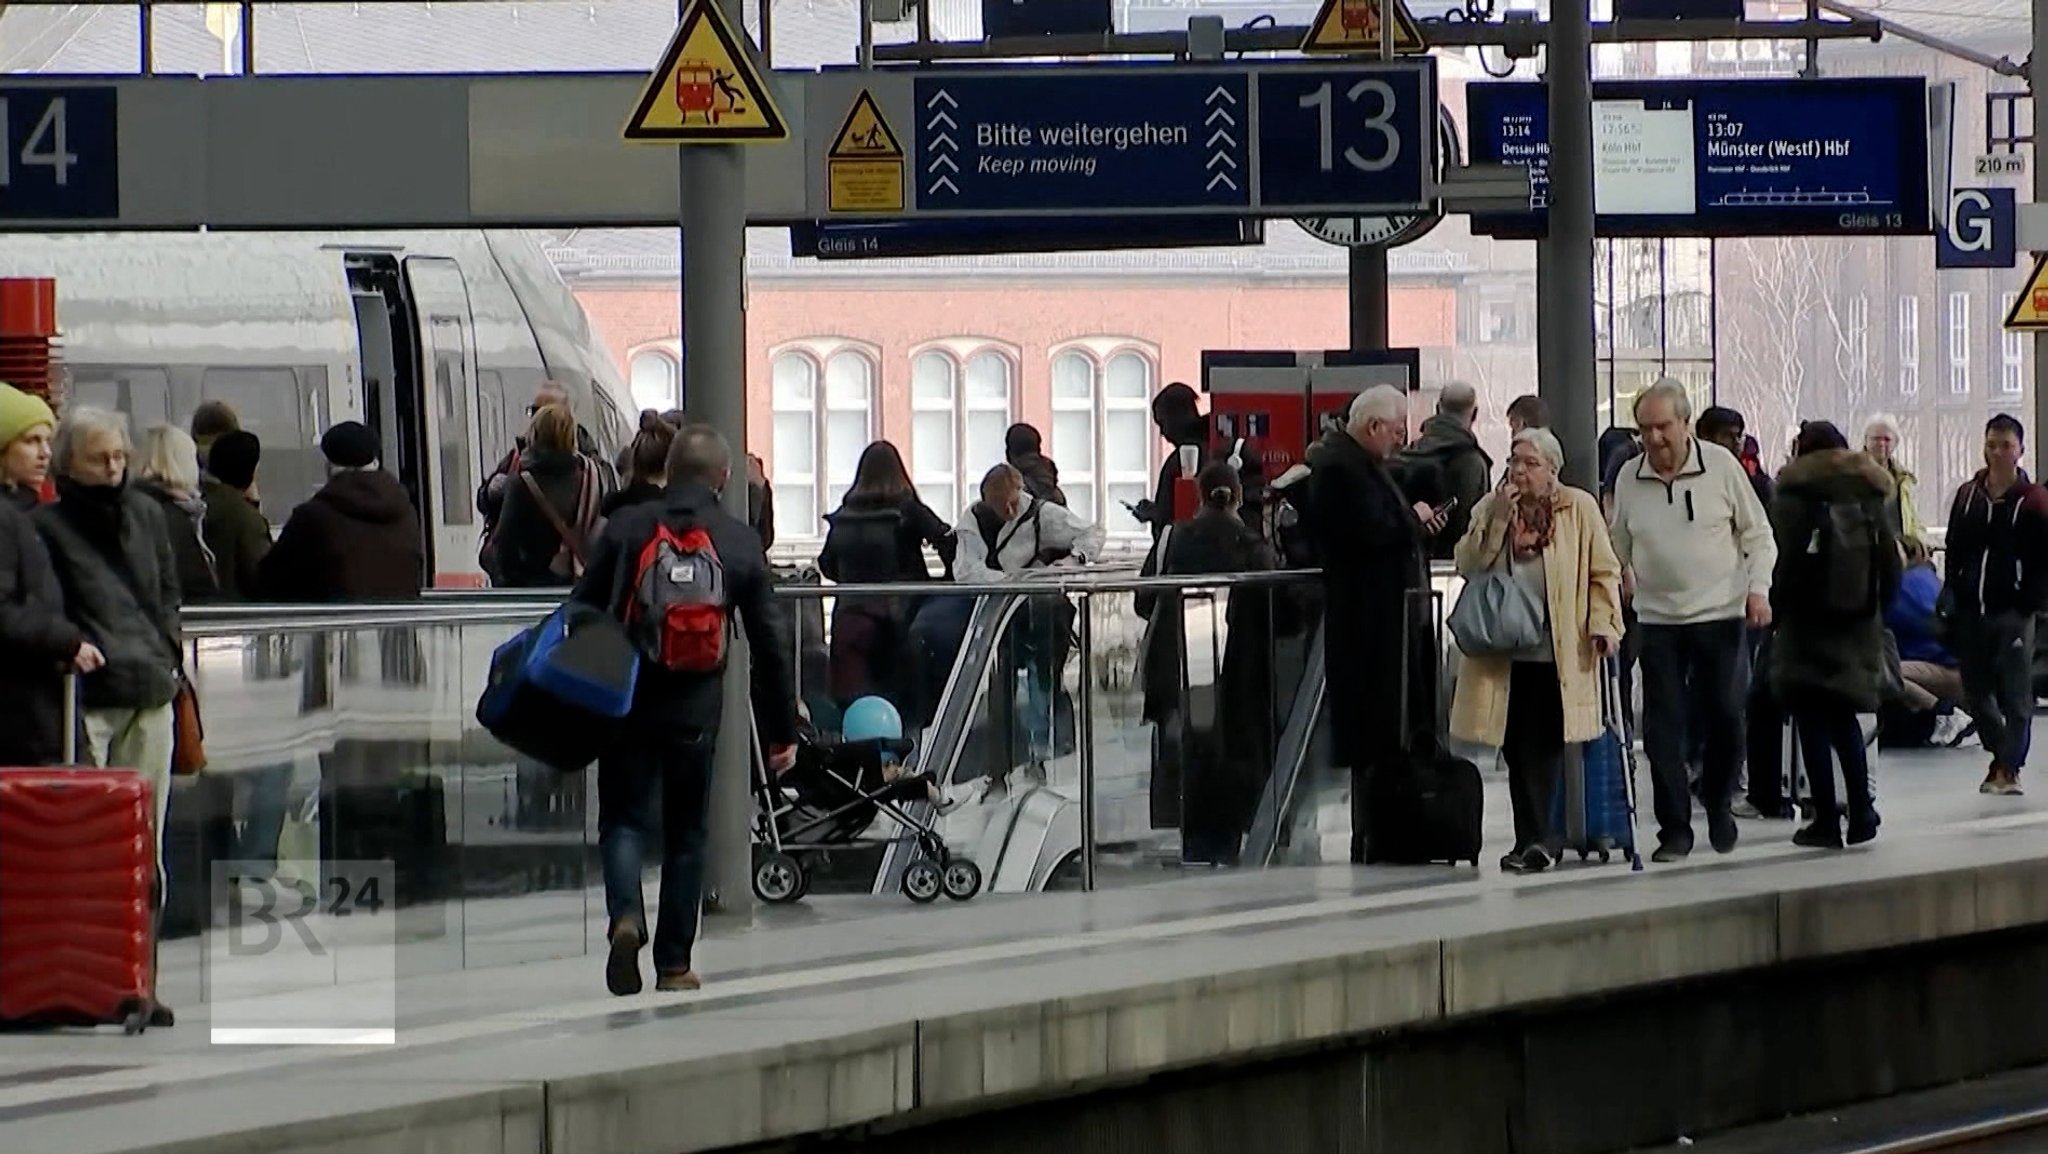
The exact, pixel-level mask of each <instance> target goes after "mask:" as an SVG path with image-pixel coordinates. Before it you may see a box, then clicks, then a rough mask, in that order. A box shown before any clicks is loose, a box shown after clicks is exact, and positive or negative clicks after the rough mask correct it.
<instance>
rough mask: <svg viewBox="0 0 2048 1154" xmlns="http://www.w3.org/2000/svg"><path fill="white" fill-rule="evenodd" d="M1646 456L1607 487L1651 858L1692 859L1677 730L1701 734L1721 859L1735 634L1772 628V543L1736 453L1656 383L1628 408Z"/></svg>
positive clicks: (1732, 731) (1668, 387)
mask: <svg viewBox="0 0 2048 1154" xmlns="http://www.w3.org/2000/svg"><path fill="white" fill-rule="evenodd" d="M1635 417H1636V428H1637V429H1639V430H1640V431H1641V432H1642V438H1643V453H1642V456H1641V457H1639V458H1637V459H1636V460H1633V461H1630V462H1629V463H1628V464H1626V465H1624V466H1622V468H1621V471H1620V474H1619V475H1618V476H1617V477H1616V478H1615V485H1614V525H1613V532H1614V551H1615V553H1616V554H1618V555H1619V556H1620V558H1621V563H1622V566H1623V570H1624V573H1625V574H1628V575H1629V576H1630V577H1631V578H1632V580H1633V587H1634V591H1635V609H1636V616H1637V618H1638V619H1639V620H1640V621H1641V623H1642V656H1641V663H1642V670H1643V725H1642V733H1643V748H1644V752H1645V753H1647V754H1648V755H1649V758H1650V773H1651V782H1652V785H1653V786H1654V791H1653V792H1654V796H1655V798H1656V809H1657V826H1658V835H1657V842H1658V846H1657V851H1656V853H1655V854H1654V855H1653V860H1656V861H1660V862H1667V861H1678V860H1680V859H1682V858H1684V857H1685V856H1686V855H1687V854H1689V853H1691V852H1692V844H1693V830H1692V795H1691V792H1690V790H1689V789H1688V788H1687V787H1688V782H1687V774H1686V761H1685V733H1686V722H1687V720H1688V719H1689V718H1690V719H1696V720H1697V721H1698V722H1699V723H1700V725H1701V727H1702V728H1703V729H1704V730H1705V733H1706V750H1705V758H1704V764H1703V765H1702V767H1701V772H1700V798H1701V802H1702V804H1703V805H1704V806H1705V807H1706V811H1707V837H1708V840H1709V841H1710V842H1712V843H1713V846H1714V849H1715V851H1716V852H1718V853H1728V852H1729V851H1731V850H1733V849H1734V848H1735V839H1736V828H1735V817H1734V815H1733V814H1732V813H1731V812H1730V804H1731V802H1730V793H1731V787H1732V785H1733V782H1734V774H1735V771H1736V767H1737V765H1738V757H1739V749H1738V744H1737V743H1738V741H1739V735H1740V734H1741V732H1742V687H1741V686H1739V685H1738V684H1737V682H1738V679H1739V672H1740V670H1741V668H1742V661H1741V657H1742V651H1743V641H1744V630H1745V628H1756V629H1761V628H1763V627H1764V626H1767V625H1769V624H1770V622H1771V603H1770V592H1771V567H1772V566H1773V565H1775V564H1776V563H1777V559H1778V548H1777V544H1776V542H1775V541H1774V540H1773V539H1772V536H1771V523H1770V520H1769V519H1768V518H1767V517H1766V516H1765V514H1764V508H1763V505H1762V503H1760V502H1759V501H1758V500H1757V497H1756V490H1755V489H1753V488H1751V486H1750V483H1749V477H1748V475H1747V474H1746V473H1745V472H1744V471H1743V468H1742V464H1741V463H1740V462H1739V461H1737V460H1736V459H1735V456H1734V454H1732V453H1730V452H1729V451H1728V450H1726V449H1724V448H1722V447H1721V446H1719V445H1716V444H1712V443H1709V442H1707V441H1704V440H1701V439H1700V438H1698V437H1696V436H1694V435H1693V429H1692V399H1691V398H1690V397H1689V396H1688V395H1687V394H1686V391H1685V386H1684V385H1683V384H1681V383H1679V382H1678V381H1675V380H1672V379H1671V378H1669V377H1664V378H1662V379H1660V380H1658V381H1657V382H1656V383H1655V384H1652V385H1651V386H1650V387H1649V388H1647V389H1645V390H1643V392H1642V393H1641V394H1639V395H1638V396H1637V397H1636V400H1635Z"/></svg>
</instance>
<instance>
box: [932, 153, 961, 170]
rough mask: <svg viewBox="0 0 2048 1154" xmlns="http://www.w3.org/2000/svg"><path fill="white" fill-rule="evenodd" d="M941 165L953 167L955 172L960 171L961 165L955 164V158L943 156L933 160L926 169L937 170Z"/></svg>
mask: <svg viewBox="0 0 2048 1154" xmlns="http://www.w3.org/2000/svg"><path fill="white" fill-rule="evenodd" d="M940 165H945V166H946V167H947V168H950V169H952V170H953V171H954V172H958V171H960V166H959V165H957V164H954V163H953V158H952V157H950V156H941V157H939V158H938V159H937V160H934V161H932V162H931V164H930V165H929V166H928V167H927V168H926V169H925V171H926V172H937V171H938V170H939V166H940Z"/></svg>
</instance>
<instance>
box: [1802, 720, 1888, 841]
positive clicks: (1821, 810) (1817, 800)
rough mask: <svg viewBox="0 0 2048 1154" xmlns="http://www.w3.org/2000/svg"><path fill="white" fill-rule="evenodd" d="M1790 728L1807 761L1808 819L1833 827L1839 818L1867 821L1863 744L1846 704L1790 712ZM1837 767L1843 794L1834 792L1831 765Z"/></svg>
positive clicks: (1867, 787) (1858, 725)
mask: <svg viewBox="0 0 2048 1154" xmlns="http://www.w3.org/2000/svg"><path fill="white" fill-rule="evenodd" d="M1792 725H1793V729H1794V730H1795V731H1796V732H1797V733H1798V735H1799V756H1800V757H1801V758H1803V759H1804V760H1805V762H1806V785H1807V788H1808V789H1810V790H1812V791H1813V819H1814V821H1815V822H1816V823H1818V824H1821V825H1827V826H1832V825H1836V824H1838V823H1840V821H1841V820H1842V810H1843V809H1844V808H1845V807H1846V808H1847V809H1848V811H1849V820H1850V821H1851V822H1852V823H1853V822H1858V821H1868V820H1869V819H1870V818H1871V817H1873V816H1875V815H1874V812H1873V809H1872V806H1871V804H1870V759H1869V754H1868V752H1867V751H1866V750H1865V749H1864V746H1863V721H1862V719H1860V718H1858V717H1857V716H1856V711H1855V710H1854V709H1853V708H1851V707H1849V706H1847V705H1834V706H1825V705H1812V706H1805V707H1802V708H1800V709H1795V710H1793V711H1792ZM1837 760H1839V761H1840V762H1841V766H1842V785H1843V787H1844V788H1845V789H1847V790H1848V791H1849V796H1848V797H1846V798H1837V797H1836V796H1835V763H1836V761H1837Z"/></svg>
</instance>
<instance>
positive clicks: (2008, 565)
mask: <svg viewBox="0 0 2048 1154" xmlns="http://www.w3.org/2000/svg"><path fill="white" fill-rule="evenodd" d="M1779 484H1780V485H1781V486H1782V485H1783V484H1784V478H1783V477H1782V476H1781V477H1780V478H1779ZM1943 565H1944V569H1945V572H1944V573H1943V577H1944V580H1943V582H1942V584H1943V588H1944V589H1946V590H1948V591H1949V595H1950V596H1951V597H1953V598H1954V600H1955V607H1956V611H1957V612H1958V613H1961V614H1963V615H1965V616H1974V615H1977V614H1980V613H1981V614H1983V615H1985V616H1989V615H1992V614H1997V613H2025V614H2037V613H2041V612H2044V611H2048V489H2043V488H2042V487H2041V486H2039V485H2036V484H2035V483H2034V482H2033V481H2032V480H2030V479H2029V478H2028V477H2027V474H2026V472H2025V470H2022V471H2021V472H2020V479H2019V483H2018V484H2015V485H2014V486H2013V487H2012V488H2010V489H2007V490H2006V491H2005V495H2004V496H2002V497H1993V496H1992V495H1991V492H1990V490H1988V489H1986V488H1985V487H1984V470H1979V471H1978V473H1977V475H1976V476H1974V477H1972V478H1970V479H1969V480H1968V481H1966V482H1964V483H1963V487H1962V488H1960V489H1957V490H1956V496H1955V500H1954V501H1953V502H1951V503H1950V505H1949V511H1948V549H1947V551H1946V553H1945V554H1944V561H1943Z"/></svg>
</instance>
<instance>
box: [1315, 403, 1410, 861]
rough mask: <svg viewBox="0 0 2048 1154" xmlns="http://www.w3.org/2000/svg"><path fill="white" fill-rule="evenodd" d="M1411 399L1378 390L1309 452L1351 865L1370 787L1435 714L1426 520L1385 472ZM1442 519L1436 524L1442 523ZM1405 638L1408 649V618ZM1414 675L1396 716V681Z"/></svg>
mask: <svg viewBox="0 0 2048 1154" xmlns="http://www.w3.org/2000/svg"><path fill="white" fill-rule="evenodd" d="M1407 404H1408V401H1407V398H1406V397H1405V396H1403V395H1402V394H1401V393H1400V391H1399V390H1397V389H1394V388H1392V387H1390V386H1376V387H1374V388H1372V389H1368V390H1366V392H1364V393H1362V394H1360V396H1359V397H1358V399H1357V400H1356V401H1354V402H1352V406H1351V412H1350V420H1349V422H1348V424H1347V429H1346V432H1345V434H1343V435H1339V436H1331V437H1326V438H1324V439H1323V440H1321V441H1319V442H1317V444H1316V445H1315V447H1314V448H1312V449H1310V450H1309V453H1308V463H1309V467H1310V470H1311V472H1310V474H1309V480H1308V482H1307V484H1308V489H1309V491H1308V494H1307V497H1308V500H1307V501H1306V503H1305V507H1304V508H1303V509H1302V510H1301V516H1302V522H1303V524H1304V525H1305V526H1306V527H1307V529H1308V534H1309V536H1310V537H1311V539H1313V540H1314V541H1315V544H1316V553H1317V556H1319V557H1320V558H1321V560H1322V566H1323V599H1324V604H1323V626H1324V629H1323V669H1324V673H1325V675H1326V677H1327V690H1326V692H1327V694H1328V700H1329V702H1330V706H1329V717H1330V739H1331V744H1332V747H1333V748H1332V755H1333V757H1334V759H1335V761H1336V763H1337V764H1339V765H1348V766H1350V767H1351V782H1352V787H1351V860H1352V861H1353V862H1354V863H1362V862H1363V861H1364V860H1365V842H1366V805H1365V783H1366V780H1367V778H1368V777H1369V775H1370V774H1371V772H1372V770H1373V769H1374V768H1376V767H1378V766H1381V765H1386V764H1389V763H1393V762H1397V761H1399V760H1400V759H1401V757H1402V737H1403V732H1402V731H1403V730H1404V729H1406V730H1408V731H1409V732H1411V733H1419V732H1429V731H1431V730H1432V729H1433V727H1434V724H1435V718H1436V694H1435V686H1436V654H1435V646H1434V643H1433V642H1434V634H1433V633H1432V631H1431V629H1430V625H1429V622H1427V621H1426V620H1413V621H1407V618H1408V617H1410V616H1420V615H1419V614H1416V613H1415V612H1414V606H1413V605H1411V601H1412V600H1414V599H1413V598H1411V597H1410V596H1409V594H1411V593H1413V592H1415V591H1417V590H1424V589H1427V588H1429V569H1428V565H1427V562H1426V561H1425V560H1424V543H1425V526H1424V524H1423V522H1422V520H1421V518H1420V517H1419V515H1418V511H1417V510H1416V509H1415V508H1414V507H1413V505H1412V504H1411V503H1410V501H1409V500H1408V498H1407V496H1406V495H1405V494H1403V493H1402V491H1401V488H1400V486H1399V485H1397V484H1396V483H1395V481H1394V478H1393V476H1392V475H1391V474H1390V473H1388V471H1387V464H1386V463H1387V462H1388V461H1390V460H1391V459H1392V458H1393V455H1394V453H1395V451H1396V450H1397V449H1398V448H1399V447H1400V445H1401V441H1402V439H1403V437H1404V435H1405V433H1406V427H1407V425H1406V422H1407ZM1439 523H1440V522H1439ZM1404 621H1407V628H1406V630H1405V632H1406V634H1407V636H1408V641H1409V645H1408V647H1407V648H1406V649H1405V650H1404V649H1403V647H1402V644H1401V638H1402V635H1403V633H1404V629H1403V623H1404ZM1404 671H1405V673H1406V675H1407V676H1408V677H1409V678H1410V680H1411V685H1410V692H1409V694H1408V703H1409V708H1408V715H1407V718H1406V719H1404V718H1403V717H1402V715H1401V706H1400V702H1401V693H1400V681H1399V678H1400V677H1402V676H1403V674H1404Z"/></svg>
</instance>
